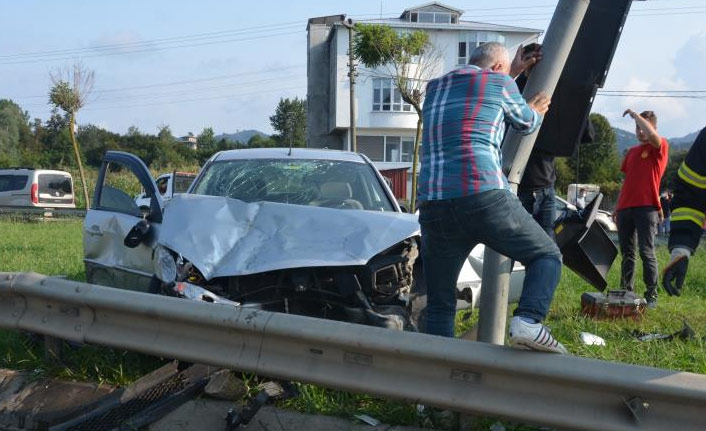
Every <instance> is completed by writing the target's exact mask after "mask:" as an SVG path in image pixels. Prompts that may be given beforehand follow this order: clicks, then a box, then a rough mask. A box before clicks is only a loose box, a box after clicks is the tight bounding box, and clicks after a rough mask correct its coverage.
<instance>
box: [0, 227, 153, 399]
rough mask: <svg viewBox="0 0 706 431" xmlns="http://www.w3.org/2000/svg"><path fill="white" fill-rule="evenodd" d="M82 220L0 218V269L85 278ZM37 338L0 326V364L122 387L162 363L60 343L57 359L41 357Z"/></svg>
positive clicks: (115, 352) (42, 373) (103, 349)
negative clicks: (48, 359)
mask: <svg viewBox="0 0 706 431" xmlns="http://www.w3.org/2000/svg"><path fill="white" fill-rule="evenodd" d="M82 223H83V220H82V219H61V220H56V221H29V222H27V221H19V219H16V218H14V219H13V218H0V272H7V271H33V272H38V273H41V274H47V275H62V276H67V277H68V278H70V279H72V280H78V281H85V279H86V276H85V272H84V268H83V260H82V259H83V245H82V242H81V241H82V240H81V238H82V234H81V225H82ZM40 341H41V337H37V336H36V335H31V334H27V333H19V332H16V331H1V330H0V367H3V368H13V369H21V370H29V371H32V372H33V373H34V374H35V375H36V376H52V377H59V378H66V379H72V380H80V381H96V382H102V383H108V384H117V385H124V384H127V383H129V382H131V381H134V380H135V379H137V378H139V377H141V376H142V375H143V374H145V373H148V372H150V371H152V370H154V369H155V368H156V367H158V366H159V365H161V364H162V363H163V362H164V361H163V360H161V359H158V358H154V357H151V356H146V355H141V354H137V353H132V352H125V351H120V350H114V349H111V348H107V347H99V346H88V345H83V346H77V345H70V344H65V345H64V348H63V353H64V355H63V357H62V361H61V362H60V363H59V362H57V361H46V360H45V358H44V348H43V343H41V342H40Z"/></svg>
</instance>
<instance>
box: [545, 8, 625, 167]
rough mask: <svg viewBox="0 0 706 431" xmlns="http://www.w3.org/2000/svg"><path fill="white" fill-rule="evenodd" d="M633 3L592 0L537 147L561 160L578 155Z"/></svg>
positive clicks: (560, 79)
mask: <svg viewBox="0 0 706 431" xmlns="http://www.w3.org/2000/svg"><path fill="white" fill-rule="evenodd" d="M631 3H632V0H591V3H590V4H589V6H588V10H587V11H586V16H585V17H584V20H583V23H582V24H581V28H580V29H579V32H578V35H577V36H576V40H575V41H574V45H573V47H572V48H571V52H570V53H569V58H568V59H567V61H566V65H565V66H564V70H563V71H562V72H561V77H560V78H559V83H558V85H557V88H556V90H555V91H554V95H553V96H552V104H551V107H550V109H549V112H548V113H547V116H546V117H545V119H544V123H543V124H542V128H541V129H540V131H539V136H538V137H537V142H536V143H535V146H536V147H537V148H540V149H542V150H544V151H547V152H549V153H552V154H554V155H555V156H559V157H568V156H571V155H572V154H573V153H574V150H575V149H576V145H578V143H579V140H580V138H581V134H582V133H583V128H584V125H585V124H586V119H587V118H588V114H589V113H590V112H591V106H592V105H593V98H594V96H595V94H596V90H597V89H598V88H600V87H603V84H604V83H605V79H606V76H607V75H608V69H609V68H610V63H611V61H612V60H613V54H615V49H616V47H617V46H618V41H619V40H620V35H621V33H622V29H623V25H624V23H625V19H626V18H627V14H628V11H629V10H630V5H631Z"/></svg>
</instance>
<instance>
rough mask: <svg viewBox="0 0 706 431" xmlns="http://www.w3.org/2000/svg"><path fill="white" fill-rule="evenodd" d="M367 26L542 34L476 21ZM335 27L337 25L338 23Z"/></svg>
mask: <svg viewBox="0 0 706 431" xmlns="http://www.w3.org/2000/svg"><path fill="white" fill-rule="evenodd" d="M364 22H365V23H368V24H386V25H389V26H390V27H403V28H413V29H418V30H425V29H429V30H432V29H433V30H480V31H505V32H516V33H542V32H543V30H541V29H537V28H529V27H516V26H512V25H501V24H491V23H487V22H478V21H459V22H458V24H439V23H422V22H409V21H406V20H401V19H399V18H382V19H380V18H377V19H369V20H365V21H364ZM336 25H339V24H338V23H337V24H336Z"/></svg>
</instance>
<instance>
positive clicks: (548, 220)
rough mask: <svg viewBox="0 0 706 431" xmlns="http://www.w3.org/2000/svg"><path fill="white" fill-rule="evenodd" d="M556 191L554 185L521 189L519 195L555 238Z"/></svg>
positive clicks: (523, 204) (533, 215)
mask: <svg viewBox="0 0 706 431" xmlns="http://www.w3.org/2000/svg"><path fill="white" fill-rule="evenodd" d="M555 196H556V192H555V191H554V187H553V186H552V187H546V188H543V189H539V190H533V191H519V192H517V197H518V198H519V199H520V202H522V206H523V207H525V209H526V210H527V212H528V213H530V214H532V217H534V219H535V221H536V222H537V223H539V225H540V226H541V227H542V229H544V231H545V232H546V233H547V235H549V237H550V238H554V220H556V199H555Z"/></svg>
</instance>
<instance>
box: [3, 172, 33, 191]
mask: <svg viewBox="0 0 706 431" xmlns="http://www.w3.org/2000/svg"><path fill="white" fill-rule="evenodd" d="M28 179H29V176H27V175H0V192H12V191H17V190H22V189H24V188H25V186H26V185H27V180H28Z"/></svg>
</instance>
